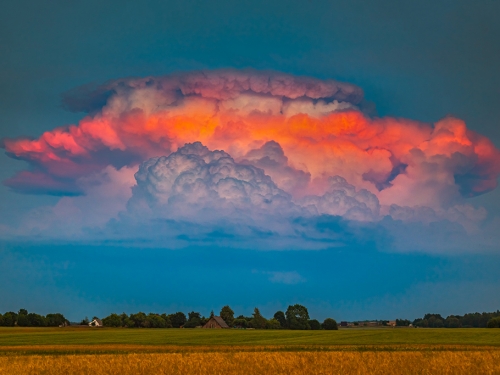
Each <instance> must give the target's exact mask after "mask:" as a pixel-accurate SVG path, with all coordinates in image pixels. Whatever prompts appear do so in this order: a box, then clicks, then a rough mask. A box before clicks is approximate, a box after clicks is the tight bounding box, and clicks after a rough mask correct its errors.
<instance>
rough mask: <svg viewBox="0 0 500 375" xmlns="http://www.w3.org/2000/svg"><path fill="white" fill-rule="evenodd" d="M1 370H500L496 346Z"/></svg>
mask: <svg viewBox="0 0 500 375" xmlns="http://www.w3.org/2000/svg"><path fill="white" fill-rule="evenodd" d="M0 374H9V375H18V374H19V375H21V374H22V375H28V374H37V375H38V374H54V375H59V374H60V375H63V374H64V375H73V374H75V375H76V374H92V375H104V374H120V375H129V374H130V375H132V374H134V375H136V374H155V375H156V374H189V375H197V374H225V375H229V374H242V375H243V374H244V375H253V374H255V375H257V374H259V375H265V374H269V375H271V374H272V375H276V374H287V375H303V374H317V375H320V374H381V375H382V374H384V375H391V374H394V375H396V374H397V375H401V374H464V375H465V374H467V375H471V374H483V375H486V374H500V351H499V350H497V349H491V350H442V351H422V350H421V351H324V352H318V351H304V352H258V351H257V352H238V351H235V352H198V353H196V352H186V353H129V354H99V355H90V354H80V355H15V354H11V355H4V356H2V357H0Z"/></svg>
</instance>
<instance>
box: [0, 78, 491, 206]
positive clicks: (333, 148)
mask: <svg viewBox="0 0 500 375" xmlns="http://www.w3.org/2000/svg"><path fill="white" fill-rule="evenodd" d="M104 93H106V95H107V96H108V97H107V102H106V103H107V104H106V105H105V106H104V107H103V108H101V109H100V110H98V111H97V112H95V111H94V113H93V114H92V115H88V116H87V117H85V118H84V119H82V120H81V121H80V123H79V124H78V125H71V126H68V127H61V128H56V129H54V130H51V131H47V132H45V133H44V134H42V136H41V137H39V138H38V139H35V140H31V139H24V138H20V139H7V140H5V141H4V147H5V149H6V151H7V153H8V154H9V155H11V156H13V157H16V158H19V159H23V160H26V161H27V162H28V163H30V165H31V171H29V172H27V171H24V172H21V173H19V174H18V175H16V176H14V177H13V178H11V179H9V180H7V181H6V182H5V184H6V185H8V186H10V187H11V188H13V189H16V190H20V191H26V192H42V193H47V192H49V193H60V194H75V189H76V187H75V186H76V185H75V184H74V181H75V180H77V179H79V178H82V177H85V176H87V175H89V174H91V173H95V172H99V171H101V170H103V169H104V168H106V167H107V166H110V165H111V166H113V167H115V168H117V169H119V168H122V167H124V166H128V167H135V166H138V165H139V163H140V162H142V161H144V160H146V159H148V158H150V157H154V156H161V155H169V154H170V153H172V152H174V151H176V150H177V149H179V148H180V147H182V146H183V145H184V144H186V143H191V142H195V141H200V142H202V143H203V144H204V145H206V146H207V147H208V148H209V149H212V150H213V149H223V150H225V151H226V152H228V153H229V154H230V155H232V156H233V157H234V158H235V159H236V160H239V161H243V160H246V162H248V163H258V166H259V167H260V168H263V169H264V170H265V172H266V173H267V174H268V175H270V176H271V177H272V178H273V180H274V181H275V182H276V183H277V185H278V187H280V188H282V189H284V190H286V191H288V192H289V193H291V194H292V195H293V196H294V198H296V199H299V198H301V197H304V196H306V195H311V194H324V193H325V192H326V191H327V189H328V186H329V185H328V181H329V179H330V178H331V177H332V176H342V177H344V178H345V179H346V180H347V181H348V182H349V183H350V184H353V185H354V186H356V187H357V188H359V189H366V190H368V191H370V192H371V193H373V194H375V195H376V196H377V198H378V199H379V200H380V203H381V204H383V205H391V204H397V205H402V206H415V205H422V206H430V207H436V206H443V207H444V206H446V205H447V204H449V203H450V202H451V201H454V200H457V199H459V198H460V197H464V196H471V195H476V194H480V193H484V192H486V191H489V190H491V189H493V188H495V186H496V179H497V177H498V175H499V173H500V153H499V150H497V149H496V148H495V147H494V145H493V144H492V143H491V142H490V141H489V140H488V139H487V138H486V137H483V136H481V135H479V134H477V133H475V132H473V131H471V130H469V129H467V127H466V125H465V123H464V122H463V121H462V120H460V119H456V118H452V117H447V118H445V119H443V120H441V121H439V122H438V123H436V124H434V125H431V124H425V123H420V122H416V121H412V120H408V119H401V118H370V117H368V116H367V115H365V114H364V113H363V112H362V108H361V107H360V106H361V104H360V103H362V91H361V90H360V89H359V88H357V87H355V86H353V85H349V84H345V83H338V82H335V81H320V80H316V79H312V78H304V77H294V76H291V75H285V74H277V73H265V72H264V73H263V72H255V71H241V72H240V71H215V72H208V73H200V72H195V73H186V74H181V75H177V76H170V77H161V78H144V79H124V80H119V81H114V82H111V83H108V84H106V85H104V86H103V87H102V88H101V89H98V90H97V91H95V92H93V93H87V94H88V97H89V98H90V99H88V102H100V101H99V100H94V99H95V96H99V95H104ZM91 99H92V100H91ZM75 103H76V107H78V100H76V99H75V100H73V105H75ZM87 104H88V103H81V107H82V108H83V107H85V108H87V107H88V105H87ZM77 109H78V108H77ZM268 142H274V143H276V144H278V145H279V146H280V147H281V150H282V152H283V157H284V158H285V159H280V160H281V161H280V163H281V164H279V163H278V164H276V163H275V164H273V163H272V160H271V159H272V158H271V157H270V156H269V155H267V156H266V155H264V154H262V157H261V158H259V159H258V160H257V159H255V158H254V159H255V160H254V159H252V158H251V157H249V155H253V154H252V152H254V151H255V150H260V149H261V148H262V147H263V146H264V145H265V144H267V143H268ZM266 152H267V151H266ZM266 157H267V158H268V159H269V160H268V159H265V158H266ZM252 160H254V161H252ZM283 160H285V162H283ZM33 176H36V178H34V177H33ZM293 176H298V177H297V178H298V179H300V183H297V184H294V183H293V180H294V178H295V177H293Z"/></svg>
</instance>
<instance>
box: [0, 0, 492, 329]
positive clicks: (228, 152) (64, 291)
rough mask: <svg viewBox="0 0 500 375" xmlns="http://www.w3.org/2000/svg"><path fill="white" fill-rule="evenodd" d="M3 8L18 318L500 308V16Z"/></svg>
mask: <svg viewBox="0 0 500 375" xmlns="http://www.w3.org/2000/svg"><path fill="white" fill-rule="evenodd" d="M2 8H3V10H2V12H0V13H1V14H0V53H1V56H2V58H1V59H0V140H1V142H0V146H1V147H2V150H1V151H2V152H1V155H0V180H1V181H2V184H1V185H0V194H1V196H2V199H1V200H0V213H1V215H0V283H1V285H2V288H1V289H0V297H1V298H0V312H4V311H10V310H12V311H17V310H18V309H20V308H26V309H28V311H37V312H39V313H44V314H46V313H49V312H54V311H58V312H62V313H63V314H64V315H65V316H67V317H68V318H70V319H71V320H79V319H82V318H83V317H84V316H94V315H97V316H100V317H104V316H106V315H108V314H110V313H111V312H117V313H121V312H122V311H125V312H128V313H131V312H136V311H139V310H141V311H146V312H150V311H153V312H174V311H178V310H182V311H184V312H185V313H187V312H189V311H191V310H195V311H200V312H201V313H202V314H204V315H208V314H209V313H210V311H211V310H214V311H216V312H218V311H219V309H220V308H221V307H222V306H223V305H226V304H229V305H230V306H231V307H233V310H235V312H236V313H237V314H238V315H239V314H240V313H241V314H246V315H250V314H251V312H252V311H253V308H254V307H256V306H257V307H259V308H260V309H261V311H262V312H263V314H264V315H265V316H267V317H271V316H272V315H273V314H274V312H275V311H277V310H285V309H286V307H287V306H288V305H289V304H295V303H300V304H303V305H305V306H307V307H308V309H309V312H310V315H311V316H313V317H316V318H318V319H324V318H326V317H333V318H335V319H337V320H356V319H396V318H408V319H414V318H417V317H421V316H423V315H424V314H425V313H429V312H435V313H440V314H442V315H444V316H446V315H449V314H464V313H467V312H474V311H493V310H497V309H498V308H499V305H500V297H498V293H496V287H497V285H498V283H499V281H500V277H499V276H498V269H499V266H500V247H499V245H498V244H499V243H500V238H499V234H498V228H499V226H500V193H499V189H498V188H497V184H498V176H499V174H500V151H499V148H500V130H499V127H498V125H497V124H498V122H499V120H500V107H499V106H498V105H497V101H498V99H499V98H500V89H499V87H500V72H499V71H498V68H497V67H498V66H499V63H500V47H499V44H498V42H497V41H498V38H499V37H500V25H499V24H498V22H496V20H495V15H496V14H498V11H499V10H500V9H499V8H500V5H499V4H498V2H495V1H479V2H475V3H474V4H472V3H470V2H467V1H461V0H460V1H427V0H425V1H420V2H413V1H382V0H377V1H371V2H362V1H350V2H337V1H305V2H304V1H301V2H298V1H291V2H290V1H289V2H286V3H285V2H282V1H274V2H272V3H269V2H264V1H258V0H257V1H241V2H230V1H220V0H219V1H212V2H202V1H167V2H165V1H162V2H160V1H142V2H140V3H139V2H127V4H123V2H118V1H99V2H97V1H85V2H79V1H78V2H72V3H71V4H69V3H67V2H62V1H52V2H50V3H44V4H41V3H39V2H33V1H15V2H14V1H5V2H4V4H3V5H2ZM207 290H212V291H213V293H208V294H207V293H206V291H207Z"/></svg>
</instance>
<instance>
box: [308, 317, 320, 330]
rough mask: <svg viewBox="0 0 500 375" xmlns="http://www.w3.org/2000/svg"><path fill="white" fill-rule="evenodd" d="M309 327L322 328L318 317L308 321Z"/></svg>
mask: <svg viewBox="0 0 500 375" xmlns="http://www.w3.org/2000/svg"><path fill="white" fill-rule="evenodd" d="M308 323H309V327H311V329H313V330H320V329H321V323H320V322H318V321H317V320H316V319H311V320H309V321H308Z"/></svg>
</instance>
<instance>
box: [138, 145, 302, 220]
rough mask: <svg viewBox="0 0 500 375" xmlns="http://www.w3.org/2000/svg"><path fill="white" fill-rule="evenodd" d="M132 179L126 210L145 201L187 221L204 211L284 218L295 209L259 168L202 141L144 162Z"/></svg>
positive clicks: (163, 213) (163, 212) (154, 207)
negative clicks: (207, 145)
mask: <svg viewBox="0 0 500 375" xmlns="http://www.w3.org/2000/svg"><path fill="white" fill-rule="evenodd" d="M135 178H136V180H137V186H136V187H135V188H134V195H133V198H132V200H131V202H130V204H129V207H131V208H133V209H134V208H136V207H144V205H143V204H141V203H142V202H141V200H143V199H144V200H145V202H146V203H147V204H148V206H149V208H150V209H151V210H152V211H154V212H156V214H159V215H160V216H168V217H186V216H187V217H190V216H191V214H192V213H193V212H196V213H198V212H199V211H200V210H207V209H209V210H210V211H211V215H212V216H213V215H216V214H217V213H221V212H225V213H226V215H227V214H229V213H231V214H234V213H235V211H239V212H240V214H241V213H248V212H249V211H254V210H257V211H261V212H262V213H264V214H273V213H276V211H279V212H280V213H281V214H285V213H288V212H287V211H289V210H290V209H292V208H293V205H292V203H291V196H290V195H289V194H287V193H286V192H284V191H283V190H281V189H279V188H278V187H277V186H276V185H275V183H274V182H273V181H272V179H271V178H270V177H269V176H267V175H265V174H264V171H263V170H262V169H259V168H256V167H254V166H252V165H244V164H240V163H236V162H235V161H234V159H233V158H232V157H231V156H230V155H228V154H227V153H226V152H224V151H210V150H208V148H207V147H205V146H203V145H202V144H201V143H200V142H196V143H193V144H187V145H185V146H184V147H181V148H180V149H179V150H178V151H176V152H174V153H172V154H170V155H169V156H168V157H167V156H162V157H156V158H151V159H149V160H147V161H145V162H144V163H142V164H141V165H140V167H139V171H138V172H137V173H136V174H135ZM209 215H210V213H209ZM195 216H196V215H195Z"/></svg>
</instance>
